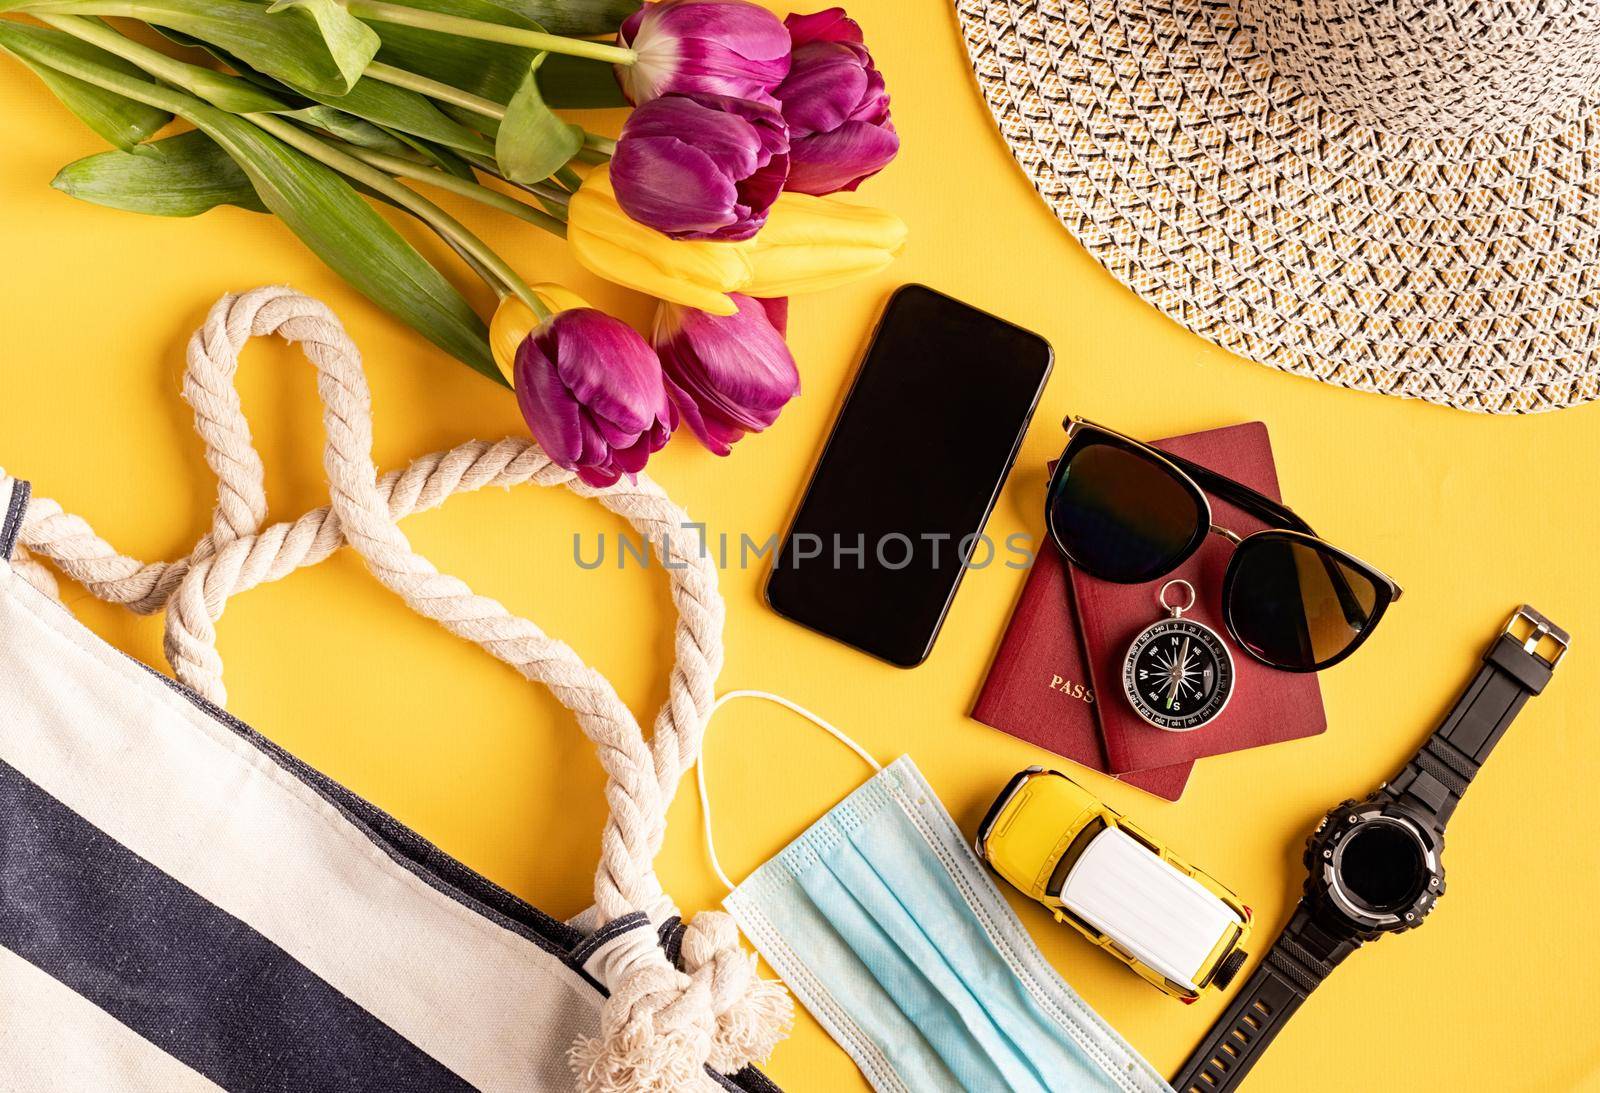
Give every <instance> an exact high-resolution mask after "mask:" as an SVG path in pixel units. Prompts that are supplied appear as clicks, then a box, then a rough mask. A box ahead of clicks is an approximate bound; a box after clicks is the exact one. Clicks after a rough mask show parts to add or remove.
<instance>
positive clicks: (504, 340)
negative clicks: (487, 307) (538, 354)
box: [489, 281, 589, 387]
mask: <svg viewBox="0 0 1600 1093" xmlns="http://www.w3.org/2000/svg"><path fill="white" fill-rule="evenodd" d="M529 287H530V288H532V289H533V294H534V295H535V296H537V297H539V302H540V303H542V304H544V306H545V307H547V308H549V309H550V313H551V314H552V315H554V314H556V313H557V312H561V311H571V310H572V309H573V308H576V307H588V306H589V302H588V301H587V300H585V299H584V298H583V297H582V296H579V295H578V294H577V293H576V292H573V291H572V290H571V289H570V288H567V287H566V286H565V285H558V284H556V283H555V282H554V281H543V282H541V283H539V284H537V285H530V286H529ZM539 321H540V320H539V316H538V315H536V314H534V311H533V308H531V307H529V306H528V305H527V304H525V303H523V302H522V301H521V300H520V299H518V298H517V297H515V296H507V297H506V298H505V299H503V300H501V301H500V306H499V307H497V308H495V309H494V318H492V319H490V320H489V350H490V352H491V353H493V354H494V363H495V364H497V365H499V366H500V374H501V375H502V376H504V377H505V378H506V382H507V383H509V384H511V385H512V386H513V387H514V386H516V381H515V379H514V377H513V370H514V369H515V367H516V363H517V346H519V345H521V344H522V342H523V340H524V339H525V338H527V336H528V335H529V334H530V333H532V331H533V328H534V327H536V326H538V325H539Z"/></svg>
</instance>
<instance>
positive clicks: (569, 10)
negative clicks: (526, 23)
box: [499, 0, 639, 38]
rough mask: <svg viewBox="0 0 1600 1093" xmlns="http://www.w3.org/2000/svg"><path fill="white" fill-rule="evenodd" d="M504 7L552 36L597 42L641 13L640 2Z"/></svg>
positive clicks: (554, 0) (527, 0)
mask: <svg viewBox="0 0 1600 1093" xmlns="http://www.w3.org/2000/svg"><path fill="white" fill-rule="evenodd" d="M499 3H500V6H501V7H503V8H506V9H508V10H510V11H512V12H514V13H516V14H517V15H520V16H522V17H523V18H524V19H528V20H531V21H532V22H535V23H538V24H539V25H540V26H542V27H544V29H546V30H548V31H549V32H550V33H551V34H564V35H567V36H568V37H572V38H593V37H595V36H596V35H601V34H615V33H616V32H617V28H618V27H620V26H622V21H623V20H624V19H626V18H627V17H628V16H630V15H632V14H633V13H634V12H635V11H637V10H639V0H499Z"/></svg>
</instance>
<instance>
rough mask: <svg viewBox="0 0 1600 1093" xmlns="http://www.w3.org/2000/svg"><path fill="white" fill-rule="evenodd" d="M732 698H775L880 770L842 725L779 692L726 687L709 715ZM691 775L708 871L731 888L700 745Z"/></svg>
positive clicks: (709, 725) (779, 703)
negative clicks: (714, 829)
mask: <svg viewBox="0 0 1600 1093" xmlns="http://www.w3.org/2000/svg"><path fill="white" fill-rule="evenodd" d="M736 698H764V699H766V700H767V701H768V702H776V703H777V704H778V705H780V706H782V707H783V708H784V709H786V710H792V711H793V712H795V713H797V714H799V715H800V716H801V717H803V718H805V719H806V720H807V721H809V722H811V723H812V724H813V725H815V726H817V728H819V729H821V730H822V731H823V732H825V733H827V734H828V735H829V736H831V737H833V738H834V739H835V740H837V741H839V743H841V744H843V745H844V746H845V747H847V748H849V749H850V750H851V751H853V752H855V753H856V754H857V755H858V756H860V757H861V760H862V761H863V762H864V763H866V764H867V766H869V767H871V768H872V769H873V771H874V772H877V771H881V770H883V764H882V763H879V762H878V761H877V760H876V759H874V758H873V757H872V754H871V753H870V752H868V751H867V749H866V748H863V747H862V746H861V745H860V744H858V743H856V742H855V741H854V740H852V739H851V738H850V737H849V736H847V735H846V734H845V732H844V730H843V729H840V728H837V727H836V726H834V725H832V724H830V723H829V722H827V721H824V720H823V719H822V718H821V717H819V716H818V715H816V714H814V713H812V712H811V711H810V710H808V709H806V708H805V707H804V706H802V705H800V703H798V702H794V701H791V700H790V699H787V698H784V697H783V696H782V695H775V694H773V693H772V692H771V691H728V692H727V693H725V694H723V695H722V696H721V697H720V698H718V699H717V700H716V701H715V702H713V703H712V704H711V715H710V716H711V717H715V716H716V714H717V711H718V710H720V709H722V707H723V706H725V705H727V704H728V703H729V702H732V701H733V700H734V699H736ZM710 729H711V722H710V718H708V719H707V721H706V731H708V732H709V731H710ZM694 779H695V788H696V789H697V790H698V791H699V793H700V826H701V830H702V831H704V833H705V837H706V854H707V855H708V856H709V857H710V858H711V871H712V872H714V873H716V875H717V879H718V880H720V881H721V882H722V886H723V887H724V888H726V889H727V890H728V891H730V892H731V891H733V890H734V889H735V888H737V887H739V886H738V885H737V884H734V883H733V881H731V880H729V879H728V874H726V873H724V872H723V871H722V860H721V859H720V858H718V857H717V840H716V839H715V838H714V837H713V836H712V834H711V795H710V794H708V793H707V792H706V756H705V749H704V747H703V746H702V748H701V751H700V762H698V763H696V764H695V768H694Z"/></svg>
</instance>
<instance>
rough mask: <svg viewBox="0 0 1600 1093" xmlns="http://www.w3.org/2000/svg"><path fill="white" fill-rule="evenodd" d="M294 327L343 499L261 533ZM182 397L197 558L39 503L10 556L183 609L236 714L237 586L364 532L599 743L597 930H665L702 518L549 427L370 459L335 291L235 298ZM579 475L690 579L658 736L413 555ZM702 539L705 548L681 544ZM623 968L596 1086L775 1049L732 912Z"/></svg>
mask: <svg viewBox="0 0 1600 1093" xmlns="http://www.w3.org/2000/svg"><path fill="white" fill-rule="evenodd" d="M267 334H276V335H278V336H280V337H282V338H284V339H285V340H286V341H289V342H291V343H296V344H298V345H299V346H300V348H301V350H302V352H304V354H305V356H306V357H307V358H308V359H309V360H310V361H311V362H312V363H313V364H314V365H315V366H316V368H317V372H318V383H317V387H318V393H319V394H320V396H321V398H322V401H323V403H324V407H325V413H324V423H325V427H326V430H327V445H326V449H325V454H324V466H325V468H326V470H327V474H328V481H329V493H330V503H329V504H328V505H327V506H324V507H322V508H318V509H315V510H313V511H311V512H308V513H306V514H305V515H303V516H301V517H299V518H298V519H295V520H292V521H286V522H282V523H277V524H273V525H271V526H269V527H265V528H263V527H262V524H263V522H264V520H265V516H266V512H267V499H266V490H265V472H264V469H263V466H262V462H261V459H260V456H259V454H258V453H257V452H256V450H255V447H254V445H253V441H252V438H251V434H250V429H249V425H248V423H247V422H246V420H245V417H244V412H243V408H242V406H241V405H240V402H239V396H238V393H237V390H236V388H235V386H234V376H235V373H236V371H237V368H238V358H239V353H240V351H241V350H242V349H243V347H244V345H245V343H247V342H248V341H249V340H250V339H251V338H252V337H257V336H261V335H267ZM183 394H184V398H185V399H186V400H187V401H188V402H189V404H190V405H191V406H192V407H193V408H194V413H195V427H196V429H197V431H198V432H199V433H200V436H201V437H202V438H203V440H204V441H205V444H206V462H207V464H208V465H209V466H210V467H211V469H212V470H213V472H214V473H215V474H216V476H217V481H218V490H217V504H216V508H215V510H214V512H213V514H212V522H211V529H210V531H209V532H208V533H207V534H206V535H205V536H204V537H203V538H202V539H201V540H200V542H199V543H198V544H196V546H195V548H194V550H193V551H192V552H191V553H190V554H189V555H188V556H187V557H185V558H182V559H179V560H177V561H174V562H154V563H144V562H141V561H139V560H137V559H134V558H130V557H128V556H126V555H123V554H121V553H119V552H118V551H117V550H116V549H115V548H114V547H112V546H111V545H110V544H109V543H107V542H106V541H105V540H103V539H101V538H100V537H99V536H98V535H96V534H95V533H94V531H93V529H92V528H90V527H89V525H88V524H87V523H85V522H84V521H83V520H81V519H80V518H78V517H76V516H72V515H70V514H68V513H65V512H63V511H62V509H61V507H60V506H59V505H58V504H56V503H55V502H53V501H50V500H48V499H46V498H39V497H35V498H34V500H33V502H32V504H31V506H30V508H29V511H28V514H27V516H26V518H25V520H24V522H23V526H22V529H21V534H20V536H19V540H18V542H19V547H18V550H17V552H16V554H15V557H14V559H13V565H14V567H15V568H16V569H17V571H18V572H19V573H20V574H21V575H22V576H24V578H25V579H27V580H28V581H29V583H31V584H34V585H35V586H36V587H39V588H40V589H41V590H43V591H45V592H46V593H47V594H53V592H54V578H53V577H52V576H51V575H50V574H49V572H48V571H47V570H45V569H44V567H43V566H42V565H40V564H39V562H38V561H37V559H36V558H35V557H34V555H37V556H39V557H43V558H48V559H50V560H51V561H52V562H54V563H55V565H56V566H57V567H58V568H59V569H60V570H61V571H62V572H63V573H65V574H66V575H67V576H69V577H71V578H72V579H73V580H76V581H78V582H79V583H80V584H82V585H83V586H84V587H85V588H86V589H87V590H88V591H89V592H90V593H91V594H93V595H94V596H96V597H97V598H99V599H103V600H106V601H108V602H111V603H119V604H123V605H125V606H127V607H128V608H130V609H131V610H133V611H136V612H140V613H153V612H155V611H159V610H162V609H163V608H165V609H166V612H167V615H166V622H165V637H164V648H165V652H166V656H167V659H168V661H169V662H170V663H171V665H172V668H173V671H174V672H175V674H176V675H177V677H178V678H179V679H180V680H182V681H183V682H184V683H185V684H187V685H188V686H190V687H192V688H193V689H194V690H196V691H197V692H199V693H200V694H201V695H203V696H205V697H206V698H208V699H210V700H211V701H213V702H215V703H217V704H218V705H222V704H224V703H225V701H226V697H227V695H226V691H225V689H224V688H223V684H222V662H221V659H220V657H219V656H218V654H217V650H216V622H217V620H218V619H220V618H221V616H222V612H223V609H224V607H225V606H226V604H227V601H228V599H229V597H231V596H233V595H235V594H237V593H239V592H243V591H245V590H247V589H250V588H254V587H255V586H257V585H259V584H263V583H266V582H269V581H275V580H278V579H279V578H281V577H284V576H286V575H288V574H289V573H292V572H293V571H294V570H296V569H298V568H300V567H301V566H307V565H314V564H316V563H317V562H320V561H322V560H323V559H324V558H327V557H328V556H329V555H330V554H332V553H333V552H334V551H336V550H338V549H339V547H341V546H342V545H344V544H346V543H348V544H349V545H350V546H351V547H353V548H354V549H355V550H356V551H357V553H359V554H360V555H361V556H362V558H363V560H364V561H365V562H366V564H367V567H368V568H369V570H371V572H372V573H373V575H374V576H376V577H377V578H378V580H380V581H381V582H383V583H384V584H385V585H387V586H388V587H389V588H391V589H393V590H394V591H395V592H396V593H398V594H399V595H400V596H401V598H402V599H404V600H405V602H406V603H407V604H409V605H410V606H411V607H412V608H413V609H414V610H416V611H418V612H419V613H421V614H423V615H425V616H427V617H428V618H431V619H433V620H435V621H436V622H438V623H439V624H440V625H442V626H443V627H444V628H445V629H447V630H449V631H450V632H451V633H453V634H456V635H458V636H460V637H463V638H466V639H467V640H469V641H473V642H476V643H477V644H479V645H481V646H482V647H483V648H484V649H486V650H488V651H489V652H490V653H491V654H493V655H494V656H495V657H497V658H498V659H500V660H502V661H504V662H505V663H507V664H509V665H510V666H511V667H513V668H515V669H516V670H517V671H518V672H520V673H521V674H522V675H523V676H524V677H526V678H528V679H530V680H533V681H534V682H537V683H542V684H544V685H545V686H546V687H548V688H549V689H550V691H551V693H552V694H554V695H555V697H556V699H557V700H558V701H559V702H560V703H561V704H562V705H563V706H565V707H567V708H568V709H569V710H571V711H572V712H573V713H574V714H575V715H576V717H577V720H578V724H579V726H580V727H581V728H582V730H583V732H584V734H585V735H586V736H587V737H588V738H589V739H590V740H591V741H593V742H594V744H595V746H596V749H597V750H598V753H599V756H600V762H601V766H602V768H603V769H604V771H605V774H606V786H605V794H606V801H607V805H608V806H609V815H608V817H607V819H606V825H605V828H604V830H603V832H602V835H601V856H600V864H599V867H598V869H597V870H596V874H595V887H594V894H595V904H596V907H597V910H598V911H599V924H604V923H606V922H610V921H612V920H614V919H617V918H620V917H622V916H624V915H628V914H632V913H634V912H637V911H644V912H646V913H647V915H649V917H650V919H651V921H652V922H654V923H656V924H659V923H660V922H663V921H665V920H666V918H668V917H669V916H672V915H676V914H677V909H676V908H675V907H674V906H673V904H672V901H671V900H670V899H669V898H668V897H667V896H666V895H665V893H664V892H663V890H662V888H661V885H660V882H659V880H658V879H657V877H656V875H655V869H654V860H655V856H656V854H657V853H658V852H659V850H660V848H661V844H662V841H663V840H664V838H665V834H666V809H667V805H668V804H669V803H670V802H671V800H672V797H673V795H674V793H675V792H676V790H677V785H678V782H679V780H680V778H681V777H682V775H683V773H684V772H685V771H686V770H687V769H688V768H689V767H690V766H692V765H693V764H694V762H695V761H696V759H697V758H698V755H699V749H700V742H701V737H702V735H703V734H704V730H705V723H706V720H707V718H708V717H709V715H710V710H711V705H712V700H713V690H712V689H713V686H714V683H715V680H716V677H717V673H718V672H719V671H720V669H721V667H722V623H723V602H722V597H721V595H720V594H719V592H718V590H717V579H716V570H715V568H714V566H713V564H712V562H711V559H710V558H709V556H708V554H707V552H705V551H703V550H701V549H699V544H698V540H697V539H696V538H695V537H694V536H693V535H692V534H690V533H688V531H687V529H689V528H692V527H693V525H691V524H690V522H689V519H688V516H687V514H686V513H684V511H683V510H682V509H681V508H679V507H678V506H677V505H676V504H674V503H673V502H672V501H671V499H670V498H668V497H667V496H666V494H665V493H664V492H663V491H662V490H661V488H660V487H659V486H657V485H656V484H655V483H654V482H652V481H650V480H649V479H648V478H645V477H643V476H640V477H639V479H638V481H637V482H635V483H627V482H620V483H618V484H617V485H615V486H611V487H607V488H604V489H596V488H594V487H591V486H588V485H586V484H584V483H583V482H581V481H580V480H578V479H577V478H576V476H575V475H574V474H573V473H572V472H570V471H567V470H564V469H562V468H560V467H558V466H556V465H555V464H554V463H553V462H552V461H551V460H550V458H549V456H547V455H546V454H545V453H544V452H543V451H542V450H541V449H540V448H539V447H538V445H536V444H535V443H533V442H532V441H531V440H527V439H518V438H506V439H503V440H500V441H496V442H494V443H485V442H482V441H468V442H467V443H464V444H460V445H458V446H456V447H455V448H452V449H450V450H448V451H444V452H435V453H432V454H430V455H426V456H423V457H422V458H420V459H417V460H415V461H413V462H412V463H411V464H410V465H408V466H406V467H404V468H402V469H401V470H398V471H391V472H390V473H388V474H386V475H384V476H382V477H381V478H380V477H379V476H378V473H377V468H376V466H375V465H374V463H373V460H372V401H371V392H370V390H369V389H368V387H367V382H366V376H365V374H364V372H363V371H362V367H361V358H360V353H359V351H358V350H357V348H356V347H355V345H354V344H353V343H352V342H351V341H350V338H349V336H348V335H347V334H346V333H345V331H344V329H343V327H342V326H341V325H340V323H339V321H338V319H337V317H336V316H335V315H334V314H333V313H332V312H331V311H330V310H329V309H328V308H327V307H326V306H325V305H323V304H322V303H320V302H318V301H316V300H313V299H310V298H309V297H306V296H302V295H300V294H298V293H296V292H294V291H293V290H291V289H288V288H282V287H276V288H262V289H256V290H254V291H252V292H247V293H244V294H241V295H237V296H234V295H230V296H226V297H224V298H223V299H222V300H220V301H218V303H217V304H216V306H215V307H213V308H212V310H211V313H210V314H209V315H208V316H207V318H206V321H205V324H204V325H203V326H202V327H201V328H200V330H198V331H196V333H195V335H194V337H193V338H192V339H191V340H190V342H189V346H188V367H187V370H186V373H185V377H184V385H183ZM523 482H534V483H536V484H538V485H542V486H555V485H564V486H566V487H567V488H568V489H571V490H572V491H573V492H575V493H577V494H579V495H580V496H583V497H593V498H595V499H597V500H599V502H600V503H601V504H602V505H604V506H605V507H606V508H607V509H609V510H611V511H612V512H615V513H617V514H618V515H620V516H622V517H624V518H625V519H626V520H628V522H629V523H630V524H631V525H632V526H633V527H634V528H635V529H636V530H638V531H639V533H640V534H641V535H643V536H644V537H645V538H646V539H647V540H648V541H649V542H650V543H651V545H652V548H653V549H654V551H655V552H656V556H657V557H658V559H659V560H660V561H661V562H662V563H663V568H665V569H666V571H667V573H668V574H669V577H670V579H671V583H672V599H673V604H674V607H675V608H676V610H677V615H678V619H677V624H676V628H675V633H674V651H675V659H674V664H673V669H672V675H671V679H670V681H669V686H668V696H667V701H666V703H665V704H664V705H663V707H662V709H661V711H660V713H659V714H658V716H657V718H656V721H655V726H654V734H653V736H652V739H651V741H650V742H649V743H648V744H647V743H646V741H645V739H644V736H643V733H642V732H641V731H640V728H639V724H638V722H637V721H636V720H635V718H634V716H633V714H632V713H631V711H629V710H628V708H627V707H626V706H625V705H624V704H623V702H622V700H621V699H620V698H619V697H618V695H617V693H616V690H615V689H614V688H613V687H612V686H611V683H610V681H608V680H607V679H606V678H605V677H604V676H603V675H601V674H600V673H599V672H598V671H596V670H595V669H594V668H592V667H590V666H589V665H588V664H586V663H584V662H583V660H582V659H581V658H580V657H579V656H578V655H577V653H576V652H574V651H573V650H572V648H571V647H570V646H568V645H567V644H566V643H565V642H562V641H560V640H558V639H556V638H552V637H550V636H549V635H548V634H546V633H545V632H544V631H543V630H541V629H540V628H539V627H538V626H536V625H535V624H534V623H533V622H531V621H529V620H528V619H525V618H522V617H520V616H517V615H513V614H512V613H511V612H510V611H508V610H507V609H506V608H505V607H504V606H503V605H502V604H500V603H499V602H498V601H497V600H494V599H492V598H490V597H487V596H480V595H477V594H476V593H474V592H473V591H472V590H471V589H470V588H469V587H468V586H467V585H466V584H465V583H463V582H462V581H460V580H459V579H457V578H455V577H452V576H450V575H448V574H445V573H441V572H439V570H437V569H436V568H435V567H434V566H433V565H432V563H430V562H429V561H427V559H425V558H423V557H422V556H421V555H419V554H417V553H416V552H415V551H414V550H413V549H412V547H411V544H410V542H409V540H408V539H407V538H406V536H405V533H404V532H402V531H401V530H400V528H399V525H398V524H397V521H398V520H399V519H400V518H401V517H404V516H407V515H409V514H411V513H414V512H422V511H425V510H428V509H432V508H435V507H437V506H438V505H439V504H441V503H442V502H443V501H444V499H445V498H447V497H450V496H453V495H454V494H457V493H463V492H468V491H471V490H477V489H481V488H483V487H484V486H491V485H494V486H512V485H516V484H519V483H523ZM686 541H692V542H693V543H694V545H693V547H691V548H688V549H685V548H684V547H683V546H682V544H684V543H685V542H686ZM633 935H634V936H635V937H637V938H643V939H645V940H644V941H642V942H639V943H636V944H635V945H633V946H632V947H631V948H629V949H628V951H627V953H626V956H627V958H626V959H620V960H616V961H614V962H612V964H611V968H612V969H614V970H613V971H611V972H610V973H609V974H608V975H607V976H606V977H605V978H606V980H607V982H606V985H607V987H608V988H609V990H610V997H609V998H608V1000H607V1002H606V1004H605V1007H604V1009H603V1011H602V1019H601V1025H602V1036H601V1038H600V1039H599V1040H595V1041H585V1042H582V1043H580V1044H578V1045H575V1046H574V1051H573V1058H574V1067H575V1069H576V1070H577V1071H578V1075H579V1080H580V1085H581V1087H582V1088H584V1089H587V1090H592V1091H594V1093H613V1091H617V1093H620V1091H624V1090H626V1091H630V1093H632V1091H636V1093H656V1091H660V1093H666V1091H668V1090H677V1089H681V1088H683V1087H684V1084H685V1083H686V1082H694V1081H698V1080H699V1079H700V1078H702V1077H703V1068H704V1067H705V1066H706V1065H707V1064H708V1063H709V1064H710V1065H712V1066H714V1067H716V1068H717V1069H720V1070H724V1071H735V1070H738V1069H739V1068H741V1067H742V1066H744V1065H746V1064H748V1063H751V1062H755V1061H759V1060H760V1059H762V1058H765V1056H766V1055H767V1054H769V1053H770V1052H771V1050H772V1048H773V1047H774V1046H775V1045H776V1043H777V1042H778V1040H780V1039H781V1038H782V1036H783V1034H784V1032H785V1030H786V1027H787V1022H788V1019H789V1012H790V1007H789V1003H788V999H787V997H786V996H783V995H782V993H781V991H780V990H779V989H778V988H777V987H776V985H775V984H772V983H770V982H767V981H764V980H761V979H759V978H758V977H757V976H756V974H755V968H754V960H753V958H752V957H749V956H748V955H747V954H745V953H744V952H742V950H741V949H740V947H739V943H738V936H737V931H736V930H735V929H734V928H733V923H732V921H731V919H728V917H727V916H726V915H725V914H723V913H721V912H708V913H702V914H700V915H697V916H696V917H695V918H694V920H692V922H691V923H690V926H689V929H688V932H687V935H686V940H685V945H684V957H685V969H684V971H681V972H680V971H679V970H677V969H676V968H673V967H672V966H671V964H670V963H669V962H668V961H667V959H666V957H665V955H664V954H663V952H662V951H661V949H660V947H659V946H658V945H657V944H656V943H655V940H654V931H653V930H652V929H642V930H635V931H634V932H633Z"/></svg>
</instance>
